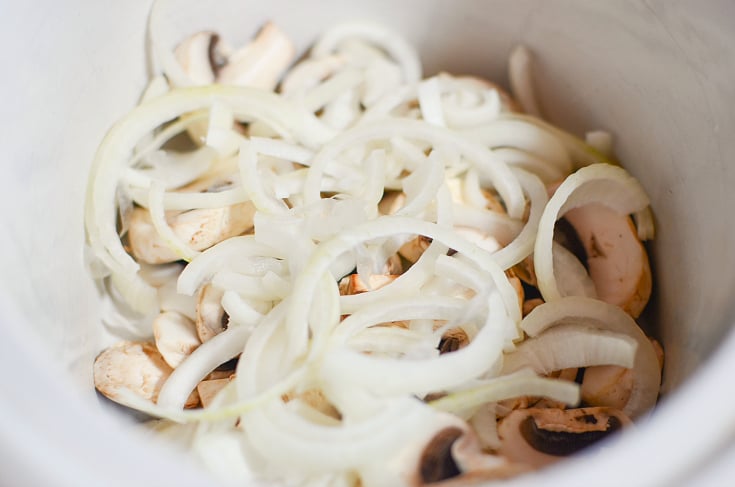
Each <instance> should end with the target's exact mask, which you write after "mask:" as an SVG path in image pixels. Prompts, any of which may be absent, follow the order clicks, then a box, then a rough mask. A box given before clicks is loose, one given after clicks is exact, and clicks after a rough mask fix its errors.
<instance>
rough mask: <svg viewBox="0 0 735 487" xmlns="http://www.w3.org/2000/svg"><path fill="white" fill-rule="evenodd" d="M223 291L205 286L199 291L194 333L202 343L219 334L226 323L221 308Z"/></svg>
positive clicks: (209, 285)
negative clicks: (195, 332)
mask: <svg viewBox="0 0 735 487" xmlns="http://www.w3.org/2000/svg"><path fill="white" fill-rule="evenodd" d="M224 294H225V293H224V291H222V290H221V289H219V288H217V287H215V286H213V285H211V284H207V285H205V286H203V287H202V288H201V290H200V291H199V300H198V301H197V310H196V311H197V320H196V331H197V336H198V337H199V340H201V342H202V343H204V342H206V341H207V340H210V339H212V337H214V336H215V335H217V334H219V333H221V332H222V331H223V330H224V329H225V326H226V323H227V315H226V314H225V310H224V308H222V296H224Z"/></svg>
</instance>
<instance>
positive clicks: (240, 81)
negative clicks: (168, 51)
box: [175, 22, 296, 90]
mask: <svg viewBox="0 0 735 487" xmlns="http://www.w3.org/2000/svg"><path fill="white" fill-rule="evenodd" d="M295 54H296V48H295V47H294V45H293V43H292V42H291V40H290V39H289V38H288V37H287V36H286V35H285V34H284V33H283V32H282V31H281V30H280V29H278V27H276V26H275V25H274V24H272V23H270V22H269V23H267V24H266V25H265V26H264V27H263V28H262V29H261V30H260V32H259V33H258V35H257V36H256V37H255V39H253V41H252V42H250V43H248V44H247V45H245V46H243V47H242V48H240V49H238V50H236V51H234V52H233V51H232V49H231V48H230V47H229V46H227V45H225V44H224V43H223V42H222V41H221V40H220V39H219V36H218V35H217V34H215V33H214V32H208V31H206V32H198V33H196V34H194V35H193V36H191V37H189V38H188V39H186V40H185V41H184V42H182V43H181V44H179V46H178V47H177V48H176V51H175V56H176V60H177V61H178V62H179V64H180V65H181V68H182V69H183V70H184V72H185V73H186V74H187V75H188V76H189V78H190V79H191V80H192V81H193V82H194V84H196V85H208V84H212V83H215V82H216V83H222V84H228V85H237V86H251V87H257V88H263V89H266V90H273V89H274V88H275V87H276V85H277V83H278V80H279V79H280V78H281V76H282V74H283V72H284V71H285V69H286V68H287V67H288V66H289V64H291V62H292V61H293V59H294V56H295Z"/></svg>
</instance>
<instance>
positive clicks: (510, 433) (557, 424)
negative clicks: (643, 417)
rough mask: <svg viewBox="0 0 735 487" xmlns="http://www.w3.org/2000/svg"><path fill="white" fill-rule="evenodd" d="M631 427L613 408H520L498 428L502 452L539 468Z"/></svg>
mask: <svg viewBox="0 0 735 487" xmlns="http://www.w3.org/2000/svg"><path fill="white" fill-rule="evenodd" d="M630 424H632V422H631V420H630V419H629V418H628V417H627V416H626V415H625V414H624V413H623V412H622V411H619V410H617V409H612V408H600V407H595V408H575V409H565V410H563V409H555V408H531V409H519V410H515V411H513V412H512V413H510V414H509V415H508V416H506V417H505V418H504V419H503V420H502V421H501V422H500V424H499V425H498V435H499V436H500V440H501V448H500V450H499V453H500V454H501V455H503V456H505V457H506V458H508V460H510V461H512V462H517V463H521V464H524V465H528V466H530V467H532V468H540V467H543V466H546V465H549V464H551V463H554V462H556V461H558V460H559V459H561V458H564V457H565V456H567V455H571V454H573V453H576V452H578V451H580V450H581V449H583V448H586V447H588V446H591V445H592V444H594V443H596V442H598V441H599V440H601V439H603V438H605V437H606V436H607V435H609V434H611V433H613V432H615V431H617V430H619V429H621V428H623V427H626V426H629V425H630Z"/></svg>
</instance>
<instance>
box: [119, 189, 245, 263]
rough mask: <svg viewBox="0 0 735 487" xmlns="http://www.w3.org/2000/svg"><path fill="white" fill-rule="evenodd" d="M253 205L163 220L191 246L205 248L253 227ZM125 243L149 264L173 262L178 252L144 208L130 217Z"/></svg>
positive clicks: (212, 209) (170, 215)
mask: <svg viewBox="0 0 735 487" xmlns="http://www.w3.org/2000/svg"><path fill="white" fill-rule="evenodd" d="M254 216H255V207H254V206H253V205H252V203H250V202H245V203H240V204H237V205H232V206H226V207H224V208H211V209H210V208H207V209H197V210H190V211H185V212H181V213H175V214H169V215H168V216H167V218H166V220H167V223H168V224H169V226H170V227H171V229H172V230H173V231H174V233H175V234H176V235H177V236H178V237H179V238H180V239H181V240H183V241H184V242H186V243H187V244H188V245H189V247H191V248H192V249H194V250H206V249H208V248H209V247H212V246H213V245H215V244H217V243H219V242H222V241H223V240H226V239H228V238H230V237H235V236H237V235H241V234H242V233H244V232H246V231H247V230H249V229H251V228H252V227H253V217H254ZM128 243H129V245H130V249H131V251H132V253H133V256H134V257H135V258H136V260H138V261H141V262H146V263H149V264H165V263H168V262H175V261H177V260H179V259H180V256H179V255H178V254H177V253H176V252H175V251H174V250H173V249H172V248H171V247H170V246H169V245H168V244H167V243H166V241H165V240H164V239H163V238H162V237H161V236H160V235H159V234H158V231H157V230H156V228H155V227H154V226H153V222H152V220H151V215H150V213H149V212H148V210H146V209H145V208H135V209H134V210H133V212H132V214H131V217H130V223H129V229H128Z"/></svg>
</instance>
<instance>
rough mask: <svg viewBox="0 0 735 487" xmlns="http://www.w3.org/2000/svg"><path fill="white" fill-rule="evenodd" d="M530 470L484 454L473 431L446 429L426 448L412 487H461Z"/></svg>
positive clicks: (435, 436) (455, 428)
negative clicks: (414, 486)
mask: <svg viewBox="0 0 735 487" xmlns="http://www.w3.org/2000/svg"><path fill="white" fill-rule="evenodd" d="M528 470H529V469H528V467H526V466H524V465H518V464H512V463H509V462H508V461H507V460H506V459H504V458H503V457H500V456H497V455H489V454H487V453H484V452H483V451H482V449H481V447H480V444H479V442H478V440H477V437H476V436H475V435H474V434H473V433H472V432H471V431H464V430H462V429H461V428H459V427H447V428H445V429H443V430H441V431H439V432H438V433H437V434H436V435H434V437H433V438H432V439H431V441H430V442H429V443H428V444H427V445H426V446H425V447H424V449H423V451H422V453H421V457H420V459H419V467H418V475H417V476H416V477H417V480H416V482H414V483H413V485H416V486H428V485H430V486H435V487H460V486H467V485H473V484H476V483H479V482H483V481H487V480H499V479H505V478H510V477H512V476H515V475H518V474H520V473H522V472H525V471H528Z"/></svg>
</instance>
